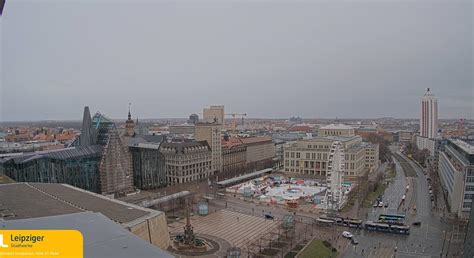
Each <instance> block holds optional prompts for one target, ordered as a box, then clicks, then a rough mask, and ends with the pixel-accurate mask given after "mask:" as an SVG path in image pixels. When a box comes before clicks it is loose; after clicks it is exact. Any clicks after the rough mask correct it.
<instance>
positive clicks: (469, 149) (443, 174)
mask: <svg viewBox="0 0 474 258" xmlns="http://www.w3.org/2000/svg"><path fill="white" fill-rule="evenodd" d="M438 169H439V170H438V171H439V175H440V179H441V185H442V187H443V191H444V194H445V197H446V200H447V202H448V204H449V208H450V212H451V213H454V214H457V215H458V216H459V217H463V218H467V217H468V213H469V211H470V210H471V207H472V200H473V198H474V146H473V145H472V144H470V143H467V142H465V141H461V140H457V139H450V140H448V141H447V143H446V145H445V146H444V150H443V151H441V152H440V153H439V164H438Z"/></svg>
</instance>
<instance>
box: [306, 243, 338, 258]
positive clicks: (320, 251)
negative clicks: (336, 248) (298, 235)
mask: <svg viewBox="0 0 474 258" xmlns="http://www.w3.org/2000/svg"><path fill="white" fill-rule="evenodd" d="M299 257H301V258H319V257H321V258H326V257H337V252H333V251H332V250H331V248H329V247H326V246H325V245H324V244H323V241H322V240H313V241H311V243H310V244H309V245H308V246H307V247H306V248H305V249H304V250H303V252H301V253H300V255H299Z"/></svg>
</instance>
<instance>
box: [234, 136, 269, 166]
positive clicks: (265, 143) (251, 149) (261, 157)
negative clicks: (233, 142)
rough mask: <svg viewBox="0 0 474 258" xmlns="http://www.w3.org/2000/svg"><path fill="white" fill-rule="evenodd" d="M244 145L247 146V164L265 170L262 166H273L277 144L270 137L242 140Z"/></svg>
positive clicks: (245, 138) (244, 138)
mask: <svg viewBox="0 0 474 258" xmlns="http://www.w3.org/2000/svg"><path fill="white" fill-rule="evenodd" d="M240 140H241V141H242V143H243V144H244V145H245V146H247V158H246V160H247V164H248V165H250V166H257V167H258V168H264V167H261V166H259V165H260V164H261V165H264V166H265V165H266V164H269V165H272V162H273V159H274V158H275V156H276V154H275V144H274V143H273V141H272V137H270V136H256V137H243V138H240Z"/></svg>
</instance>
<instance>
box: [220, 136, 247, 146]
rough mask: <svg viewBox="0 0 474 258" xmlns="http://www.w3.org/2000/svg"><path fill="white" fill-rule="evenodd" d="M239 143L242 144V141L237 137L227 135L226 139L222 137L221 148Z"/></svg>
mask: <svg viewBox="0 0 474 258" xmlns="http://www.w3.org/2000/svg"><path fill="white" fill-rule="evenodd" d="M239 145H242V141H241V140H240V139H239V138H236V137H229V138H228V140H227V141H226V140H224V139H222V147H223V148H232V147H235V146H239Z"/></svg>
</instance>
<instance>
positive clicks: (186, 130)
mask: <svg viewBox="0 0 474 258" xmlns="http://www.w3.org/2000/svg"><path fill="white" fill-rule="evenodd" d="M195 130H196V127H195V125H194V124H181V125H170V126H169V131H170V134H171V135H194V133H195Z"/></svg>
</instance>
